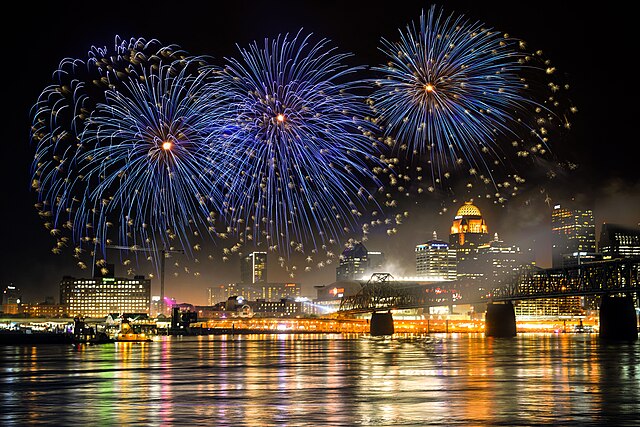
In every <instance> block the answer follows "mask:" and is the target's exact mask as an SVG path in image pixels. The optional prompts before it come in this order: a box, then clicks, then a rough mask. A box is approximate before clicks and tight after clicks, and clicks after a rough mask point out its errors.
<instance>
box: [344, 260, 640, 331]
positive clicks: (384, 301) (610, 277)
mask: <svg viewBox="0 0 640 427" xmlns="http://www.w3.org/2000/svg"><path fill="white" fill-rule="evenodd" d="M457 286H459V284H458V283H456V282H443V283H432V284H418V283H410V284H407V283H403V282H398V281H395V280H394V278H393V276H392V275H391V274H389V273H375V274H373V275H372V276H371V278H370V279H369V280H368V281H367V283H366V284H365V285H364V286H363V287H362V289H361V290H360V292H358V293H357V294H356V295H352V296H347V297H344V298H343V299H342V301H341V303H340V309H339V310H338V315H342V316H346V315H350V314H357V313H368V312H370V313H372V317H371V324H370V328H371V334H372V335H389V334H392V333H393V319H392V317H391V310H403V309H410V308H420V307H429V306H435V305H452V304H482V303H486V304H487V313H486V318H485V325H486V330H485V332H486V333H487V335H492V336H513V335H515V334H516V324H515V312H514V309H513V302H514V301H521V300H530V299H537V298H563V297H572V296H600V297H601V306H600V335H601V336H602V337H610V338H612V339H627V338H629V339H637V338H638V329H637V322H638V320H637V316H636V312H635V308H634V303H633V295H634V294H637V293H638V292H640V257H636V258H622V259H615V260H608V261H599V262H593V263H589V264H583V265H580V266H576V267H571V268H562V269H541V268H535V267H529V268H524V269H523V270H522V271H521V273H520V274H519V275H517V276H515V277H514V278H513V279H512V280H511V281H510V282H509V283H507V284H506V285H504V286H500V287H497V288H494V289H492V290H490V291H489V292H488V293H487V294H486V295H483V296H477V297H464V296H463V295H461V293H460V292H459V290H456V287H457Z"/></svg>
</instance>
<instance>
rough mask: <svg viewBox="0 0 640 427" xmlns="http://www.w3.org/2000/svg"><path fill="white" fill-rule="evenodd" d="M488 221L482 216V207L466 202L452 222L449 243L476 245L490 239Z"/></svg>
mask: <svg viewBox="0 0 640 427" xmlns="http://www.w3.org/2000/svg"><path fill="white" fill-rule="evenodd" d="M488 232H489V230H488V229H487V223H486V222H485V221H484V218H482V213H481V212H480V209H478V208H477V207H476V206H474V205H473V204H472V203H471V202H464V205H462V206H460V209H458V213H457V214H456V216H455V218H454V219H453V224H451V234H450V235H449V243H450V244H452V245H454V244H457V245H458V246H465V245H467V244H471V246H476V245H478V244H481V243H486V242H487V241H489V238H488V237H487V233H488Z"/></svg>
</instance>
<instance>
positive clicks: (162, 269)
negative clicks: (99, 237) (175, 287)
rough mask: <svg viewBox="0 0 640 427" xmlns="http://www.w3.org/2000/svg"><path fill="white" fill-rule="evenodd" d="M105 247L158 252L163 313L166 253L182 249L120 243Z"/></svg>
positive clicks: (181, 251) (181, 252) (160, 309)
mask: <svg viewBox="0 0 640 427" xmlns="http://www.w3.org/2000/svg"><path fill="white" fill-rule="evenodd" d="M105 247H106V248H107V249H120V250H125V251H137V252H153V253H158V252H159V253H160V307H159V311H160V313H163V314H164V262H165V258H166V256H167V254H169V253H178V254H183V253H184V251H183V250H182V249H167V248H162V249H154V248H141V247H139V246H120V245H107V246H105Z"/></svg>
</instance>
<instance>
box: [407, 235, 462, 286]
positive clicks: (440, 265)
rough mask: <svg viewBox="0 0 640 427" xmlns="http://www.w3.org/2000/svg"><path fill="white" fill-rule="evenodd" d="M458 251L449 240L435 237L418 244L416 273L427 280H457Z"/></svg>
mask: <svg viewBox="0 0 640 427" xmlns="http://www.w3.org/2000/svg"><path fill="white" fill-rule="evenodd" d="M457 263H458V262H457V259H456V251H455V249H452V248H450V247H449V244H448V243H447V242H443V241H442V240H438V236H437V234H436V232H435V231H434V232H433V239H432V240H429V241H428V242H426V243H423V244H420V245H417V246H416V275H417V277H420V278H425V279H427V280H456V274H457Z"/></svg>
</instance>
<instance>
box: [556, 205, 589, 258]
mask: <svg viewBox="0 0 640 427" xmlns="http://www.w3.org/2000/svg"><path fill="white" fill-rule="evenodd" d="M551 233H552V236H551V243H552V263H553V268H561V267H567V266H570V265H571V264H579V263H580V262H579V258H580V257H583V258H584V257H587V258H592V257H593V254H594V253H595V252H596V225H595V221H594V219H593V211H592V210H591V209H587V208H583V207H580V206H575V205H574V206H565V207H562V206H561V205H555V206H554V207H553V211H552V212H551ZM574 261H577V262H574Z"/></svg>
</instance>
